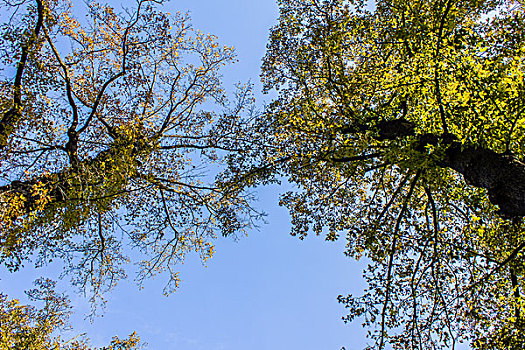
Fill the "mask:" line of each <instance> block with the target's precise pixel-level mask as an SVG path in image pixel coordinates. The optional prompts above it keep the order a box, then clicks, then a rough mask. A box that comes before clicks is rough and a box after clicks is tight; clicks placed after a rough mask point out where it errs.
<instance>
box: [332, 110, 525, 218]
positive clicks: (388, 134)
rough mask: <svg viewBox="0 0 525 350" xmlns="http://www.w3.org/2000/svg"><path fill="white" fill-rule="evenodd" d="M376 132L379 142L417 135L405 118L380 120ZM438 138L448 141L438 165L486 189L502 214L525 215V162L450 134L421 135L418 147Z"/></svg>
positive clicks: (504, 215) (443, 142)
mask: <svg viewBox="0 0 525 350" xmlns="http://www.w3.org/2000/svg"><path fill="white" fill-rule="evenodd" d="M347 129H348V130H350V128H347ZM347 129H344V130H342V132H343V133H344V132H345V130H347ZM354 129H356V128H355V127H354ZM377 134H378V137H377V140H380V141H382V140H394V139H398V138H402V137H407V136H416V133H415V125H414V123H412V122H410V121H408V120H405V119H403V118H400V119H395V120H388V121H382V122H380V123H378V125H377ZM438 141H441V143H442V144H445V145H447V144H448V148H447V150H446V155H445V157H444V159H442V160H441V162H440V163H439V164H438V165H439V166H441V167H444V168H450V169H453V170H455V171H457V172H458V173H460V174H461V175H463V177H464V179H465V181H466V182H467V184H469V185H472V186H474V187H478V188H485V189H486V190H487V191H488V195H489V200H490V202H491V203H492V204H495V205H497V206H498V207H499V212H500V215H501V216H502V217H504V218H509V219H511V218H518V217H524V216H525V164H524V163H522V162H520V161H518V160H516V159H514V157H512V156H511V155H507V154H503V153H496V152H494V151H492V150H490V149H486V148H476V147H474V146H468V145H461V144H460V143H459V142H457V141H456V139H455V138H454V136H453V135H450V134H448V135H439V136H438V135H434V134H426V135H419V142H418V146H417V148H418V149H420V150H422V149H423V148H424V145H428V144H437V142H438Z"/></svg>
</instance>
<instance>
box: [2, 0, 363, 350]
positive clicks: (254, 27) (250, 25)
mask: <svg viewBox="0 0 525 350" xmlns="http://www.w3.org/2000/svg"><path fill="white" fill-rule="evenodd" d="M165 8H166V10H167V11H170V12H175V11H190V13H191V17H192V22H193V25H194V27H195V28H197V29H200V30H202V31H204V32H209V33H212V34H215V35H217V36H218V37H219V41H220V42H221V43H222V44H225V45H228V46H232V45H233V46H234V47H235V48H236V52H237V54H238V59H239V62H238V63H237V64H236V65H234V66H230V67H227V68H226V70H225V71H224V83H225V86H226V88H227V89H229V90H232V89H233V85H234V84H235V83H236V82H247V81H248V80H251V81H252V82H253V83H255V88H256V91H260V84H258V82H259V68H260V63H261V59H262V57H263V55H264V52H265V47H266V41H267V38H268V30H269V28H270V26H272V25H273V24H274V23H275V21H276V18H277V16H278V9H277V5H276V3H275V0H258V1H250V0H221V1H217V0H179V1H175V0H173V1H171V2H168V3H167V4H166V5H165ZM256 95H257V97H258V100H259V101H258V103H259V105H261V104H262V102H263V100H266V102H268V101H269V97H268V96H262V95H261V94H256ZM279 191H282V189H280V188H278V187H266V188H262V189H260V190H259V197H260V200H259V202H258V203H257V207H258V208H261V209H263V210H264V211H265V212H266V213H268V216H267V218H266V219H267V221H268V224H265V225H261V227H260V229H259V230H258V231H257V230H253V231H250V232H249V234H248V236H247V237H243V238H241V239H240V240H238V241H234V240H233V239H228V238H220V239H218V241H217V244H216V254H215V256H214V258H213V259H211V260H210V261H209V262H208V264H207V266H206V267H205V266H203V265H202V263H201V262H200V261H199V259H198V257H195V256H193V257H192V256H190V257H189V258H188V260H187V261H186V262H185V263H184V265H181V277H182V280H183V281H182V284H181V288H180V290H179V291H177V292H176V293H175V294H173V295H171V296H170V297H164V296H163V295H162V287H163V286H164V280H163V278H162V276H160V277H159V278H157V279H155V280H152V281H149V282H147V283H146V284H145V286H144V289H142V290H139V288H138V287H137V286H136V285H135V284H134V283H133V280H132V278H130V279H129V280H127V281H123V282H121V283H120V285H119V286H118V287H117V289H116V290H115V291H113V292H112V293H110V294H109V295H108V296H107V297H108V304H107V309H106V312H105V314H104V316H103V317H99V318H96V319H94V321H93V323H89V322H88V321H85V320H84V319H83V317H84V314H83V313H84V312H88V310H89V305H88V304H87V302H86V300H85V299H84V298H83V297H82V296H78V295H75V294H74V293H73V292H71V293H70V296H71V298H72V301H73V305H74V306H75V308H76V309H77V313H76V314H75V315H74V316H73V318H72V321H73V327H74V330H75V333H82V332H86V333H87V334H88V336H89V337H90V338H91V339H92V341H93V345H98V346H101V345H104V344H107V343H109V341H110V339H111V337H112V336H114V335H117V334H118V335H119V336H125V335H126V334H129V333H130V332H131V331H133V330H136V331H137V332H138V333H139V335H140V336H141V339H142V340H143V341H145V342H147V343H149V347H148V349H165V350H175V349H177V350H186V349H192V350H199V349H206V350H215V349H217V350H219V349H227V350H241V349H242V350H245V349H251V350H266V349H272V350H280V349H283V350H284V349H304V350H310V349H311V350H314V349H315V350H318V349H340V348H341V347H342V346H346V349H362V348H363V347H364V344H365V342H366V339H365V330H363V329H362V328H361V326H360V324H359V323H354V324H351V325H345V324H344V323H343V322H342V321H341V316H343V315H344V314H345V310H344V308H343V307H342V305H340V304H338V303H337V300H336V297H337V295H339V294H347V293H354V294H359V293H361V290H362V289H363V288H364V283H363V281H362V277H361V274H362V273H361V270H362V268H363V265H362V264H359V263H357V262H355V261H351V260H349V259H348V258H346V257H345V256H344V255H343V250H344V244H345V242H344V241H341V242H336V243H333V242H325V241H324V239H323V238H322V237H308V238H307V239H306V240H305V241H300V240H299V239H297V238H295V237H291V236H290V235H289V217H288V214H287V212H286V210H285V209H284V208H280V207H278V205H277V203H278V193H279ZM41 274H42V272H40V271H34V270H30V269H29V270H24V271H22V272H19V273H16V274H13V275H7V274H6V272H5V271H4V270H0V278H1V280H0V290H2V291H4V292H7V293H9V294H10V295H11V296H13V297H15V296H16V297H19V296H20V291H21V290H23V289H27V288H29V287H31V281H32V280H33V279H34V278H36V277H38V276H39V275H41ZM131 277H132V276H131ZM64 285H66V284H65V283H64Z"/></svg>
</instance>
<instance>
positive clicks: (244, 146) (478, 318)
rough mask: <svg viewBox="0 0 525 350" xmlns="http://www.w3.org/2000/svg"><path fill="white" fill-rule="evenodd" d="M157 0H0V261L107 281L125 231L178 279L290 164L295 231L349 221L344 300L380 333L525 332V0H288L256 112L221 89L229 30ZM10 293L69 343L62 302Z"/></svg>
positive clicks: (377, 338) (472, 336)
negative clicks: (220, 38) (268, 97)
mask: <svg viewBox="0 0 525 350" xmlns="http://www.w3.org/2000/svg"><path fill="white" fill-rule="evenodd" d="M157 5H158V3H157V2H156V1H154V0H152V1H148V0H140V1H139V2H138V3H137V4H136V7H135V8H134V9H129V10H124V11H123V12H121V13H118V12H116V11H115V10H114V9H113V8H112V7H110V6H107V5H103V4H99V3H96V2H90V3H88V8H87V11H86V14H87V17H86V18H87V19H86V20H84V19H82V20H80V19H79V18H80V17H77V16H75V15H74V11H72V9H71V6H70V5H69V4H68V3H67V2H62V1H59V0H56V1H55V0H49V1H48V0H36V1H34V2H33V1H21V2H19V3H12V2H8V1H6V2H2V6H4V8H7V9H9V10H10V13H12V15H11V16H10V17H9V18H8V19H7V21H6V22H5V23H4V24H3V25H2V27H1V28H0V30H1V32H2V35H1V36H0V51H1V52H2V66H1V68H3V72H4V73H3V77H2V80H1V82H0V169H1V170H0V207H1V210H0V261H1V263H2V264H4V265H5V266H7V267H8V268H9V269H11V270H12V271H14V270H17V269H19V268H21V267H22V266H23V264H24V263H27V262H28V261H29V260H31V259H33V260H35V262H36V264H37V265H41V264H45V263H47V262H49V261H51V260H53V259H61V260H62V261H64V263H65V270H66V271H67V272H70V273H73V276H74V282H75V283H76V284H78V285H79V286H80V287H81V288H84V289H85V290H89V291H90V292H91V293H92V295H93V296H94V297H95V298H97V297H99V296H100V295H101V293H102V292H103V291H104V290H106V289H108V288H111V287H113V286H114V285H115V283H116V282H117V281H118V280H119V279H120V278H122V277H123V276H125V270H124V264H126V263H127V262H129V257H128V253H129V251H130V250H131V249H137V250H138V251H139V252H141V253H142V255H141V256H142V258H140V259H141V265H140V267H141V269H140V272H139V273H140V275H139V279H140V278H144V277H147V276H151V275H154V274H156V273H159V272H161V271H165V270H168V271H169V273H170V278H171V282H172V283H170V284H169V285H168V289H167V291H169V290H171V289H172V288H173V287H175V286H176V285H177V281H178V274H177V272H176V269H174V264H175V263H176V262H177V261H180V260H181V259H183V258H184V255H185V254H186V253H188V252H189V251H192V250H194V251H196V252H198V253H199V254H200V255H201V257H202V258H203V259H204V260H206V259H207V258H208V257H210V256H211V255H212V254H213V245H212V244H211V242H210V238H213V237H215V236H216V235H217V234H224V235H231V234H234V233H235V232H238V231H242V230H243V229H244V228H245V227H248V226H249V225H250V224H251V222H252V219H253V218H255V217H256V216H257V215H258V214H257V213H256V212H255V211H254V210H253V209H252V208H251V207H250V197H249V195H247V189H249V188H250V187H252V186H258V185H263V184H267V183H269V182H276V181H281V180H283V179H286V180H288V181H290V182H291V183H293V184H295V185H296V186H295V188H296V189H295V190H292V191H290V192H287V193H285V194H283V195H282V197H281V204H282V205H285V206H287V207H288V208H289V209H290V214H291V218H292V224H293V228H292V234H294V235H298V236H299V237H301V238H303V237H305V236H306V235H307V234H309V233H315V234H324V235H326V238H327V239H328V240H335V239H338V238H339V236H341V235H344V236H345V238H346V240H347V250H346V254H347V255H348V256H350V257H354V258H361V257H364V258H365V259H366V261H367V262H368V268H367V270H366V271H365V279H366V280H367V282H368V284H369V287H368V288H367V289H366V290H365V293H364V295H362V296H352V295H348V296H343V295H341V296H339V301H340V302H341V303H343V304H344V305H345V306H346V307H347V308H348V311H349V314H348V316H347V317H345V321H352V320H354V319H355V318H358V319H360V320H361V322H363V324H364V326H365V327H367V329H369V335H370V337H371V339H372V341H373V343H372V344H371V345H370V348H377V349H384V348H386V347H387V344H390V345H391V346H392V347H394V348H406V349H427V348H449V347H452V348H454V347H455V346H456V345H457V344H458V343H459V342H461V341H469V342H470V343H471V344H472V346H473V347H474V348H480V349H492V348H498V349H515V348H518V347H520V346H521V345H522V344H523V343H525V320H524V317H525V316H524V315H523V312H524V307H525V305H524V303H525V301H524V299H523V288H524V275H525V269H524V266H523V259H524V254H525V253H524V252H523V248H525V240H524V238H523V234H522V233H523V229H524V224H523V216H524V215H525V163H524V162H523V159H524V156H525V154H524V151H525V149H524V147H525V146H524V145H525V142H524V141H525V140H524V138H525V117H524V116H523V111H524V108H525V104H524V103H523V102H524V96H525V94H524V93H525V87H524V72H523V71H524V64H525V61H524V58H525V14H524V9H523V6H524V5H523V4H522V3H521V2H515V1H503V0H493V1H485V0H461V1H452V0H416V1H398V0H378V1H377V2H376V3H375V4H374V5H371V4H368V3H365V2H364V1H358V0H356V1H345V0H325V1H319V0H280V1H279V5H280V9H281V15H280V18H279V21H278V24H277V25H276V26H275V27H274V28H273V29H272V30H271V33H270V41H269V44H268V51H267V54H266V57H265V59H264V62H263V67H262V79H263V82H264V84H265V90H266V91H270V90H272V89H274V90H277V91H278V97H277V99H276V100H275V101H274V102H273V103H272V104H270V105H269V106H268V107H267V108H266V110H265V112H264V113H262V114H260V115H257V116H253V117H252V116H251V114H250V111H249V110H247V107H249V106H250V104H251V95H250V91H249V89H241V90H240V91H239V92H238V94H237V100H236V101H235V102H234V103H231V104H230V105H229V106H228V105H227V103H226V98H225V94H224V91H223V89H222V87H221V82H220V68H221V67H222V66H223V65H225V64H228V63H230V62H232V61H233V60H234V59H235V57H234V54H233V51H232V49H231V48H228V47H221V46H219V45H218V44H217V43H216V40H215V38H214V37H213V36H210V35H205V34H203V33H200V32H198V31H195V30H193V29H192V28H191V26H190V24H189V22H188V18H187V16H185V15H182V14H176V15H174V16H171V15H168V14H166V13H163V12H161V11H159V10H158V9H157ZM75 14H77V13H76V12H75ZM210 102H212V103H213V104H214V105H215V106H217V105H218V106H222V108H223V110H222V111H219V112H217V108H215V109H214V110H215V111H216V112H214V111H209V110H208V109H207V108H206V107H207V106H209V103H210ZM212 163H213V164H216V165H217V167H215V168H213V169H214V170H206V169H208V168H207V166H208V165H209V164H212ZM215 175H217V176H215ZM126 247H128V248H126ZM46 288H47V287H46ZM50 288H51V287H50ZM51 289H52V288H51ZM51 289H49V288H48V290H51ZM37 294H38V293H37ZM37 294H35V295H37ZM38 295H43V294H38ZM49 295H51V294H49ZM53 295H54V294H53ZM46 300H47V299H46ZM49 300H51V299H49ZM53 300H56V301H57V302H58V304H56V305H59V304H60V305H65V304H64V302H63V299H60V298H58V299H57V298H55V299H53ZM60 300H62V301H60ZM0 302H1V307H2V309H1V312H2V315H0V316H1V317H2V318H3V319H4V318H5V319H6V320H14V319H16V320H19V321H16V322H18V326H16V325H15V326H13V327H14V328H13V327H11V326H9V325H12V324H14V323H13V322H11V321H9V322H11V323H9V322H7V323H5V324H6V325H7V326H6V327H8V328H9V327H11V328H9V330H7V334H8V337H14V338H13V339H14V340H9V341H11V343H7V344H12V342H13V341H14V342H24V341H26V340H27V339H26V338H24V337H25V334H28V336H31V337H33V335H31V334H36V335H35V336H34V337H33V338H31V339H37V338H38V341H36V340H35V342H34V344H44V345H42V346H48V347H51V346H55V347H56V346H59V345H57V344H58V343H57V342H59V340H56V339H54V338H52V337H51V336H50V334H51V331H48V330H51V329H56V328H57V327H60V326H61V325H63V322H64V321H63V320H64V318H63V317H62V316H63V315H65V314H64V313H63V312H62V311H60V310H63V309H60V308H59V309H56V310H58V311H57V313H58V314H59V315H62V316H60V317H58V316H57V317H56V318H55V316H53V317H51V318H46V317H43V318H42V317H40V315H44V314H45V312H44V313H42V312H41V311H38V310H37V309H34V308H28V307H19V306H18V305H17V304H16V302H14V301H9V300H8V299H7V298H6V297H4V296H2V297H1V299H0ZM53 305H54V304H53ZM64 308H65V306H64ZM64 310H65V309H64ZM16 322H15V323H16ZM3 325H4V323H3V322H2V326H3ZM17 327H21V328H20V329H22V328H23V332H22V331H18V328H17ZM42 327H43V328H42ZM37 329H44V330H45V331H44V332H40V333H38V332H37V333H35V330H37ZM2 331H4V330H3V329H2ZM2 337H4V336H3V335H2ZM8 337H4V338H2V341H3V339H8ZM39 337H40V338H39ZM15 338H16V339H15ZM9 339H11V338H9ZM115 341H116V342H117V344H118V341H117V340H115ZM137 343H138V341H137V340H136V338H134V336H132V337H131V338H130V339H129V342H128V343H127V344H130V345H129V346H135V345H137ZM2 344H3V343H2ZM49 344H51V345H49ZM79 344H80V343H79ZM84 345H85V344H84ZM84 345H82V344H80V345H79V346H84ZM2 346H3V345H2ZM8 346H11V345H8ZM35 346H36V345H35ZM126 346H128V345H126ZM117 348H118V347H117Z"/></svg>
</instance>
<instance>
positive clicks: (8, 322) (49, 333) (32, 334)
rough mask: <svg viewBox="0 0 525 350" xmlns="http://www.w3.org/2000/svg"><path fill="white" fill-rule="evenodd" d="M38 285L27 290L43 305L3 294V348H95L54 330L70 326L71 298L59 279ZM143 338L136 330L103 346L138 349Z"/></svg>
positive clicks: (0, 302)
mask: <svg viewBox="0 0 525 350" xmlns="http://www.w3.org/2000/svg"><path fill="white" fill-rule="evenodd" d="M35 284H36V287H37V288H35V289H32V290H30V291H28V292H27V295H28V296H29V298H30V299H32V300H33V301H38V302H43V303H44V306H43V308H42V309H37V308H35V307H34V306H28V305H20V302H19V301H18V300H16V299H13V300H9V299H8V298H7V296H5V295H3V294H0V321H1V322H0V349H2V350H13V349H14V350H49V349H53V350H95V349H94V348H91V347H88V345H87V341H85V340H71V341H68V342H65V341H63V340H62V339H61V338H60V337H58V336H53V332H55V331H56V330H59V329H63V328H65V327H66V326H67V319H68V316H69V312H70V307H69V301H68V300H67V298H66V297H65V296H63V295H60V294H58V293H56V292H55V290H54V287H55V283H54V282H52V281H50V280H44V279H40V280H37V281H36V282H35ZM138 346H139V338H138V337H137V336H136V335H135V334H134V333H133V334H131V335H130V337H129V338H128V339H125V340H120V339H118V338H117V337H115V338H113V340H112V342H111V344H110V345H109V346H107V347H104V348H102V349H101V350H131V349H138V348H139V347H138Z"/></svg>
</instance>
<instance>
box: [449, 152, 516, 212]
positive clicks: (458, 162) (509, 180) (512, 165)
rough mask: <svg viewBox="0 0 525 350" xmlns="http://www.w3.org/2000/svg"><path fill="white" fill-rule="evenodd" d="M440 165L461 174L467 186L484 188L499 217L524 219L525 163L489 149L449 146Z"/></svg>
mask: <svg viewBox="0 0 525 350" xmlns="http://www.w3.org/2000/svg"><path fill="white" fill-rule="evenodd" d="M442 166H445V167H448V168H451V169H453V170H455V171H457V172H458V173H460V174H462V175H463V177H464V178H465V181H466V182H467V184H469V185H472V186H474V187H481V188H485V189H487V191H488V195H489V199H490V201H491V203H492V204H496V205H498V207H499V209H500V214H501V215H502V216H503V217H507V218H514V217H523V216H525V164H524V163H522V162H520V161H517V160H516V159H514V158H513V157H512V156H510V155H506V154H502V153H496V152H494V151H492V150H490V149H485V148H474V147H472V146H470V147H469V146H467V147H465V146H463V147H462V146H461V145H460V144H459V143H457V142H456V143H452V144H451V145H450V146H449V147H448V149H447V152H446V158H445V159H444V161H443V164H442Z"/></svg>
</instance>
